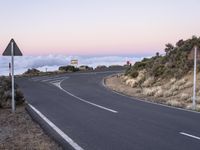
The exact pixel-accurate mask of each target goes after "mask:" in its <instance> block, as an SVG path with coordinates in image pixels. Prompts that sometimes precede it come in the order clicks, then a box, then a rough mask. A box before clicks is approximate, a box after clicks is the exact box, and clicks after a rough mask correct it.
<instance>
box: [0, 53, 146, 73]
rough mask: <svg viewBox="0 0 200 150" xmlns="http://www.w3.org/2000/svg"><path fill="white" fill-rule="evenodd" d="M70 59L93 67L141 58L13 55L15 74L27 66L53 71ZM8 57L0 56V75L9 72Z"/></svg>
mask: <svg viewBox="0 0 200 150" xmlns="http://www.w3.org/2000/svg"><path fill="white" fill-rule="evenodd" d="M71 59H78V63H79V64H78V65H79V66H81V65H88V66H90V67H93V68H95V67H96V66H98V65H106V66H110V65H124V64H125V63H126V61H130V62H132V63H134V62H136V61H139V60H141V59H142V58H141V57H126V56H98V57H85V56H63V55H47V56H21V57H18V56H16V57H15V74H22V73H24V72H25V71H26V70H27V69H29V68H36V69H38V70H41V71H46V68H47V70H48V71H55V70H58V68H59V66H63V65H69V64H70V60H71ZM9 62H11V58H10V57H5V56H0V75H8V74H9V67H8V66H9Z"/></svg>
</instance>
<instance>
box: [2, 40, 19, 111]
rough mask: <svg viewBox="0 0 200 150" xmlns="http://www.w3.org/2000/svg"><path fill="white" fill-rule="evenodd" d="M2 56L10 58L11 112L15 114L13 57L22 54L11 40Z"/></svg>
mask: <svg viewBox="0 0 200 150" xmlns="http://www.w3.org/2000/svg"><path fill="white" fill-rule="evenodd" d="M3 56H11V80H12V112H13V113H14V112H15V80H14V77H15V74H14V56H22V52H21V51H20V49H19V48H18V46H17V44H16V43H15V41H14V40H13V39H11V40H10V43H9V44H8V46H7V48H6V49H5V51H4V52H3Z"/></svg>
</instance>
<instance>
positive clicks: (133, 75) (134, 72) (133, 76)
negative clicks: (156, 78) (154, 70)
mask: <svg viewBox="0 0 200 150" xmlns="http://www.w3.org/2000/svg"><path fill="white" fill-rule="evenodd" d="M138 75H139V73H138V72H137V71H133V72H131V73H130V76H131V77H132V78H137V77H138Z"/></svg>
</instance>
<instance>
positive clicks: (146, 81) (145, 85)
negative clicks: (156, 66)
mask: <svg viewBox="0 0 200 150" xmlns="http://www.w3.org/2000/svg"><path fill="white" fill-rule="evenodd" d="M154 82H155V78H154V77H149V78H148V79H147V80H145V81H144V83H143V84H142V87H150V86H152V84H153V83H154Z"/></svg>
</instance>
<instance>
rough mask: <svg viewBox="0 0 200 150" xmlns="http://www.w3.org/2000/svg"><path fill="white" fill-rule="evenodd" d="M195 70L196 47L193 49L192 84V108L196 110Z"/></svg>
mask: <svg viewBox="0 0 200 150" xmlns="http://www.w3.org/2000/svg"><path fill="white" fill-rule="evenodd" d="M196 69H197V46H195V47H194V83H193V98H192V108H193V110H195V109H196Z"/></svg>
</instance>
